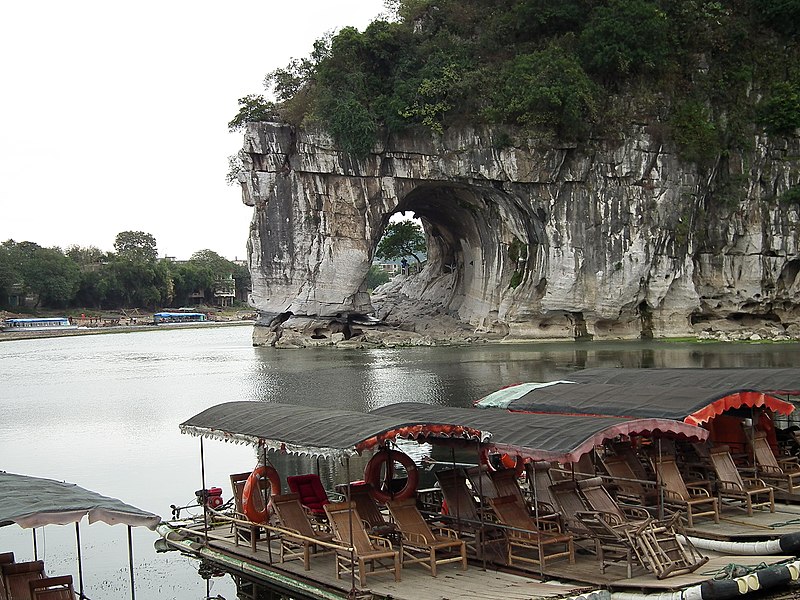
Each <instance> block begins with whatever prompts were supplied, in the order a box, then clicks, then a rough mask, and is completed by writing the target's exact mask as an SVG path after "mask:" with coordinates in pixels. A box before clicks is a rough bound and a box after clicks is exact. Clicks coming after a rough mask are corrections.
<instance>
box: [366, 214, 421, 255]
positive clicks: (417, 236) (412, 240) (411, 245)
mask: <svg viewBox="0 0 800 600" xmlns="http://www.w3.org/2000/svg"><path fill="white" fill-rule="evenodd" d="M426 250H427V246H426V245H425V235H424V234H423V233H422V226H420V225H419V224H418V223H415V222H414V221H411V220H406V221H397V222H396V223H389V225H388V226H387V227H386V231H384V232H383V237H382V238H381V241H380V242H378V249H377V252H376V254H377V256H378V258H385V259H387V260H398V259H401V258H405V257H407V256H412V257H414V260H416V261H417V263H420V264H421V263H422V261H421V260H420V258H419V256H418V255H419V254H423V253H424V252H425V251H426Z"/></svg>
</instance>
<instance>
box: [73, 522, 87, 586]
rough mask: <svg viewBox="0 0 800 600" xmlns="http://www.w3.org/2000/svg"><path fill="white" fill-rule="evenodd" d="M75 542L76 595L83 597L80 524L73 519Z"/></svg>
mask: <svg viewBox="0 0 800 600" xmlns="http://www.w3.org/2000/svg"><path fill="white" fill-rule="evenodd" d="M75 543H76V545H77V546H78V595H79V597H80V598H84V597H85V596H84V595H83V558H82V557H81V524H80V521H75Z"/></svg>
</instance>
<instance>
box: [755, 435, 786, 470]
mask: <svg viewBox="0 0 800 600" xmlns="http://www.w3.org/2000/svg"><path fill="white" fill-rule="evenodd" d="M751 443H752V445H753V454H754V455H755V457H756V462H757V463H758V464H759V465H761V466H762V467H774V468H776V469H780V468H781V467H780V465H779V464H778V459H777V458H775V454H773V452H772V448H770V446H769V441H768V440H767V434H766V433H764V432H763V431H756V432H755V434H754V435H753V439H752V440H751Z"/></svg>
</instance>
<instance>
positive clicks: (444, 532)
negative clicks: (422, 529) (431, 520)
mask: <svg viewBox="0 0 800 600" xmlns="http://www.w3.org/2000/svg"><path fill="white" fill-rule="evenodd" d="M431 530H432V531H433V533H434V534H438V535H441V536H442V537H448V538H453V539H458V534H457V533H456V531H455V529H450V528H449V527H432V528H431Z"/></svg>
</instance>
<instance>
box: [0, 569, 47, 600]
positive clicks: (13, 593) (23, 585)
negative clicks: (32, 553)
mask: <svg viewBox="0 0 800 600" xmlns="http://www.w3.org/2000/svg"><path fill="white" fill-rule="evenodd" d="M1 567H2V571H3V578H4V579H5V580H6V591H7V592H8V595H9V597H10V598H11V599H12V600H31V590H30V587H29V586H28V582H29V581H31V580H33V579H43V578H44V576H45V574H44V561H41V560H34V561H30V562H19V563H18V562H15V563H6V564H4V565H1Z"/></svg>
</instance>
